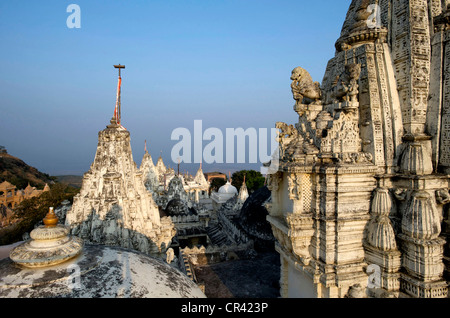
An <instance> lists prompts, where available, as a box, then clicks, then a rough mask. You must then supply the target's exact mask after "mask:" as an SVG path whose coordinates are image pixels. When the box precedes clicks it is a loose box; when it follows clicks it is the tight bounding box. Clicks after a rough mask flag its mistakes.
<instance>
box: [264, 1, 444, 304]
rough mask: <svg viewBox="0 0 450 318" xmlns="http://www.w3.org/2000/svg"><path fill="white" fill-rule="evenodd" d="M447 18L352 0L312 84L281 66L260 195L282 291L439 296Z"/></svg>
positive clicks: (429, 7) (424, 8) (431, 10)
mask: <svg viewBox="0 0 450 318" xmlns="http://www.w3.org/2000/svg"><path fill="white" fill-rule="evenodd" d="M449 17H450V7H449V1H448V0H445V1H444V0H442V1H441V0H433V1H431V0H415V1H409V0H395V1H392V0H379V1H378V0H353V1H352V2H351V5H350V7H349V10H348V14H347V16H346V18H345V22H344V24H343V28H342V32H341V36H340V37H339V39H338V40H337V42H336V44H335V47H336V53H335V56H334V57H333V58H332V59H331V60H330V61H329V62H328V65H327V68H326V72H325V75H324V77H323V80H322V83H319V82H314V81H313V79H312V78H311V76H310V75H309V73H308V72H307V71H306V70H305V69H303V68H302V67H296V68H295V69H294V70H293V71H292V73H291V80H292V84H291V90H292V93H293V98H294V100H295V105H294V111H295V112H296V114H297V115H296V116H295V117H296V118H297V119H298V120H296V122H295V123H294V124H286V123H281V122H279V123H277V124H276V127H277V128H279V129H280V134H279V137H278V139H279V144H280V149H279V159H278V160H279V167H278V171H277V172H276V173H274V174H271V175H270V176H269V179H268V188H269V189H270V190H271V201H270V202H268V203H267V204H266V206H267V208H268V210H269V216H268V217H267V220H268V221H269V222H270V224H271V226H272V231H273V234H274V236H275V238H276V240H277V243H276V250H277V251H278V252H279V254H280V259H281V270H280V273H281V282H280V285H281V291H280V292H281V296H282V297H319V298H325V297H332V298H341V297H420V298H443V297H447V296H448V282H449V280H450V277H449V267H450V262H449V256H450V248H449V233H450V227H449V213H448V211H449V203H450V195H449V182H450V177H449V174H450V126H449V120H450V117H449V105H450V103H449V100H448V99H449V92H450V82H449V78H447V77H448V68H449V67H450V42H449V41H450V27H449V26H450V19H449ZM275 159H277V158H274V160H275Z"/></svg>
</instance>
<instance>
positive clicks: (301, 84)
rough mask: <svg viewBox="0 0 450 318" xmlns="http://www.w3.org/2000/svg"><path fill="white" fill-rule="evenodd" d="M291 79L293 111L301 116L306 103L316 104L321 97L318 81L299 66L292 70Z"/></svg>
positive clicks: (305, 108)
mask: <svg viewBox="0 0 450 318" xmlns="http://www.w3.org/2000/svg"><path fill="white" fill-rule="evenodd" d="M291 80H292V83H291V90H292V94H293V97H294V100H295V111H296V112H297V113H299V115H300V116H301V115H302V114H303V113H304V112H305V111H306V110H307V105H309V104H317V103H319V101H320V99H321V98H322V91H321V89H320V83H319V82H314V81H313V79H312V77H311V75H310V74H309V73H308V72H307V71H306V70H305V69H303V68H301V67H300V66H299V67H296V68H294V69H293V70H292V74H291Z"/></svg>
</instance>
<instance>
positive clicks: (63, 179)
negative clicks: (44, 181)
mask: <svg viewBox="0 0 450 318" xmlns="http://www.w3.org/2000/svg"><path fill="white" fill-rule="evenodd" d="M56 180H57V181H58V182H59V183H63V184H67V185H69V186H72V187H74V188H81V184H82V183H83V176H74V175H68V176H56Z"/></svg>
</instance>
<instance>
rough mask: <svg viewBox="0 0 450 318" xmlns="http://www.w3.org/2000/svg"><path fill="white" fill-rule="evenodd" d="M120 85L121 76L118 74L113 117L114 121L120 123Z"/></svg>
mask: <svg viewBox="0 0 450 318" xmlns="http://www.w3.org/2000/svg"><path fill="white" fill-rule="evenodd" d="M121 85H122V78H121V77H120V76H119V80H118V83H117V94H116V108H115V109H114V118H115V119H116V123H117V124H118V125H120V114H119V104H120V86H121Z"/></svg>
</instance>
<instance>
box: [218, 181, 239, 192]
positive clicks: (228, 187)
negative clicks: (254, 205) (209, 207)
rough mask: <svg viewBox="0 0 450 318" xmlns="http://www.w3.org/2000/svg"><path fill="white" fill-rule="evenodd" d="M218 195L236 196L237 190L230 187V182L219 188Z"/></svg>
mask: <svg viewBox="0 0 450 318" xmlns="http://www.w3.org/2000/svg"><path fill="white" fill-rule="evenodd" d="M219 193H223V194H225V193H226V194H238V190H237V189H236V187H235V186H232V185H231V183H230V182H227V183H226V184H224V185H223V186H221V187H220V189H219Z"/></svg>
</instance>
